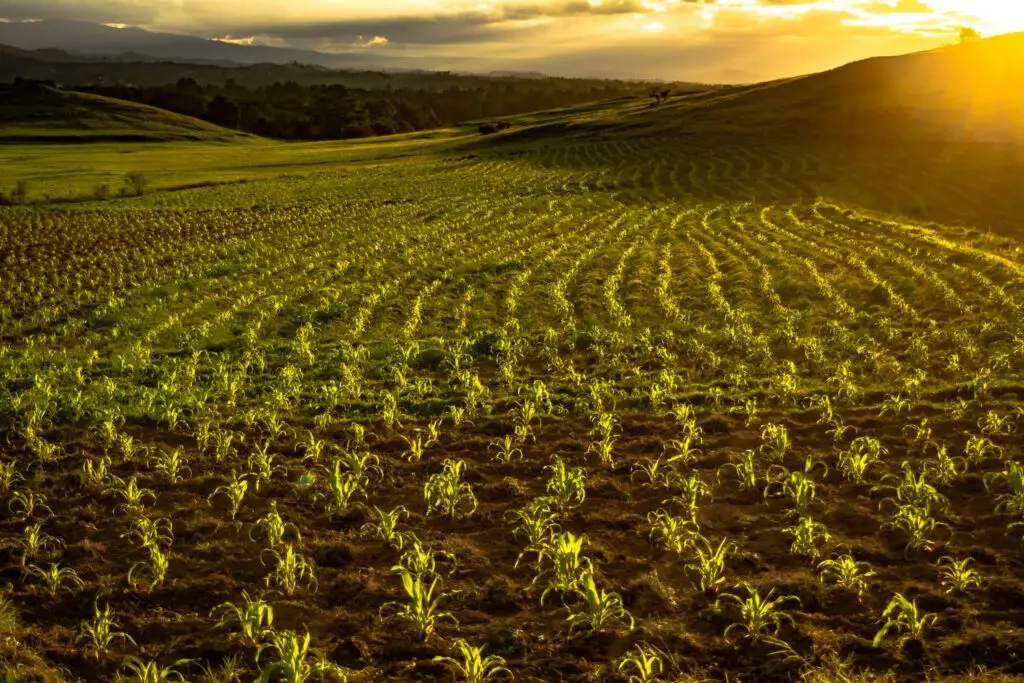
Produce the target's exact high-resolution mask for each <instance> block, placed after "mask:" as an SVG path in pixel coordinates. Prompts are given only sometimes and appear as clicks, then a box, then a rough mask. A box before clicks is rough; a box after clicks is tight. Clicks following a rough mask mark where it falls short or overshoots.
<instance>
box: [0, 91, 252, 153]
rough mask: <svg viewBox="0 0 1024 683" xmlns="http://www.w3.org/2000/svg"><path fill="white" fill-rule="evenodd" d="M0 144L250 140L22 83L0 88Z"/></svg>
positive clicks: (167, 115) (154, 111)
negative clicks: (0, 96)
mask: <svg viewBox="0 0 1024 683" xmlns="http://www.w3.org/2000/svg"><path fill="white" fill-rule="evenodd" d="M0 95H2V96H3V97H2V100H0V143H12V142H13V143H18V142H44V143H45V142H52V143H62V144H71V143H84V142H174V141H185V140H195V141H200V140H201V141H207V142H228V141H235V140H241V139H246V138H251V136H248V135H244V134H241V133H237V132H235V131H231V130H227V129H225V128H221V127H219V126H215V125H213V124H211V123H207V122H205V121H200V120H199V119H195V118H192V117H190V116H182V115H180V114H174V113H171V112H168V111H165V110H163V109H158V108H156V107H150V106H147V105H144V104H135V103H132V102H125V101H122V100H115V99H112V98H109V97H102V96H100V95H92V94H88V93H79V92H68V91H63V90H55V89H53V88H49V87H46V86H36V85H23V86H15V87H5V88H3V89H2V90H0Z"/></svg>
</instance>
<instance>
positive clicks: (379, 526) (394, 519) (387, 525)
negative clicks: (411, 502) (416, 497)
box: [361, 505, 415, 550]
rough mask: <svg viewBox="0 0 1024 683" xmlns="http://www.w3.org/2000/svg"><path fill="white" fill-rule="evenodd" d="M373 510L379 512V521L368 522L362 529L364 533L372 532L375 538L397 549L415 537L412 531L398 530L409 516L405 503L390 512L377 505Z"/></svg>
mask: <svg viewBox="0 0 1024 683" xmlns="http://www.w3.org/2000/svg"><path fill="white" fill-rule="evenodd" d="M373 510H374V512H376V513H377V523H376V524H374V523H373V522H367V523H366V524H364V525H363V527H362V529H361V532H362V533H364V534H372V535H373V536H374V538H379V539H380V540H382V541H384V542H385V543H387V544H388V545H390V546H391V547H392V548H394V549H395V550H401V549H402V548H403V547H405V544H406V542H407V541H408V540H409V539H410V538H413V539H414V538H415V536H414V535H413V534H412V532H409V533H403V532H401V531H399V530H398V524H399V522H401V521H402V519H408V517H409V511H408V510H407V509H405V506H404V505H399V506H397V507H396V508H395V509H393V510H391V511H390V512H385V511H384V510H381V509H380V508H379V507H377V506H374V507H373Z"/></svg>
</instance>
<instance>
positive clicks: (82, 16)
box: [0, 0, 174, 25]
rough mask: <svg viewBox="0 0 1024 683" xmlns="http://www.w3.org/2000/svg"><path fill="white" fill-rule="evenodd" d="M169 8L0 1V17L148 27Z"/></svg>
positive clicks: (109, 1)
mask: <svg viewBox="0 0 1024 683" xmlns="http://www.w3.org/2000/svg"><path fill="white" fill-rule="evenodd" d="M173 6H174V3H173V1H172V0H0V17H2V18H4V19H9V20H15V21H18V20H27V19H71V20H78V21H94V22H97V23H120V24H132V25H148V24H152V23H153V22H155V21H156V20H157V19H158V17H159V16H160V15H161V13H163V12H166V11H167V10H169V9H172V8H173Z"/></svg>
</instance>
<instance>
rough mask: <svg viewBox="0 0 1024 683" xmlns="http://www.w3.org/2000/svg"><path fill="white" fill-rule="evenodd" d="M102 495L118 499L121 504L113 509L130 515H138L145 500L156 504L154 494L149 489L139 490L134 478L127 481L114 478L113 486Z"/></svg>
mask: <svg viewBox="0 0 1024 683" xmlns="http://www.w3.org/2000/svg"><path fill="white" fill-rule="evenodd" d="M103 494H104V495H111V496H114V497H115V498H119V499H120V500H121V502H120V503H119V504H118V506H117V508H115V509H119V510H124V511H125V512H127V513H128V514H130V515H138V514H140V513H141V512H142V508H143V506H144V504H145V501H146V500H149V501H150V502H152V503H155V502H156V494H155V493H153V491H152V490H150V489H144V488H141V487H140V486H139V482H138V481H137V480H136V478H135V477H131V478H130V479H129V480H128V481H125V480H124V479H121V478H120V477H114V478H113V484H112V485H111V486H109V487H107V489H105V490H104V491H103Z"/></svg>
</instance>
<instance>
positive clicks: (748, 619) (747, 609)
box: [715, 586, 800, 643]
mask: <svg viewBox="0 0 1024 683" xmlns="http://www.w3.org/2000/svg"><path fill="white" fill-rule="evenodd" d="M746 589H747V597H745V598H741V597H739V596H737V595H733V594H731V593H724V594H722V595H720V596H719V597H718V600H717V601H715V609H717V610H721V609H722V606H723V605H724V604H725V603H732V604H735V605H737V606H738V607H739V610H740V614H739V621H735V622H733V623H732V624H730V625H729V626H728V627H726V629H725V633H724V636H725V638H726V639H728V638H729V635H730V634H731V633H733V632H734V631H741V632H742V633H743V636H742V637H743V638H744V639H749V640H750V641H751V642H754V643H756V642H758V641H761V640H764V639H770V640H774V639H775V636H776V634H778V632H779V629H780V628H782V624H783V623H785V622H789V623H790V624H793V617H792V616H791V615H790V614H789V612H786V611H785V610H784V609H783V606H784V605H785V604H786V603H787V602H795V603H796V604H797V605H799V604H800V599H799V598H797V597H795V596H791V595H790V596H782V597H778V598H776V597H774V596H775V590H774V589H772V590H769V591H768V593H767V594H766V595H764V596H762V595H761V593H760V592H759V591H758V590H757V589H755V588H752V587H751V586H746Z"/></svg>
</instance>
